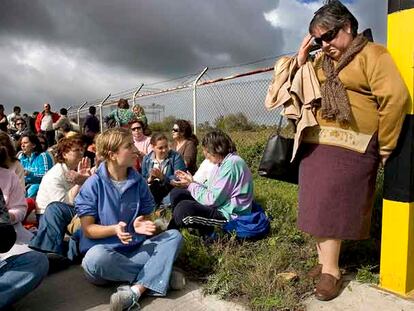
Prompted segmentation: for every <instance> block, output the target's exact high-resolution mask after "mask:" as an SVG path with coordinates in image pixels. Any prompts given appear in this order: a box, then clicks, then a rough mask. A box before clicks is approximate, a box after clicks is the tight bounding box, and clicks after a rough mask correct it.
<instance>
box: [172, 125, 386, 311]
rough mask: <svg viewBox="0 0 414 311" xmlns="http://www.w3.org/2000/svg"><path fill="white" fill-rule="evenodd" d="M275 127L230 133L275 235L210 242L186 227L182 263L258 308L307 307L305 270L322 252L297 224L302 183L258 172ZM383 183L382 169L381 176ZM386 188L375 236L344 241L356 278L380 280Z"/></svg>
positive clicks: (345, 258)
mask: <svg viewBox="0 0 414 311" xmlns="http://www.w3.org/2000/svg"><path fill="white" fill-rule="evenodd" d="M271 131H272V130H271V129H265V130H262V131H260V132H253V131H249V132H236V133H230V135H231V137H232V138H233V140H234V141H235V143H236V145H237V149H238V153H239V155H240V156H241V157H242V158H243V159H244V160H245V161H246V163H247V164H248V165H249V167H250V168H251V170H252V173H253V175H254V191H255V200H256V201H258V202H259V203H260V204H261V205H262V206H263V208H264V210H265V211H266V213H267V215H268V216H269V217H270V218H271V232H270V234H269V235H268V236H267V237H266V238H265V239H262V240H260V241H256V242H249V241H243V242H241V241H238V240H236V239H235V238H234V237H221V238H220V239H219V241H217V242H215V243H213V244H211V245H205V244H204V243H203V241H202V240H201V239H200V238H199V237H197V236H194V235H192V234H190V233H189V232H188V231H184V238H185V246H184V250H183V252H182V254H181V256H180V258H179V263H180V264H181V266H182V267H183V268H184V269H186V270H187V271H190V273H189V274H191V275H193V276H197V277H199V278H200V279H201V280H203V281H205V283H204V291H205V293H208V294H216V295H218V296H219V297H221V298H224V299H230V300H239V301H242V302H244V303H245V304H246V305H248V306H249V307H250V308H252V309H253V310H303V309H304V306H303V300H304V298H306V297H308V296H309V295H310V294H311V293H312V292H313V284H312V283H311V281H310V280H308V279H307V278H305V274H306V272H307V271H308V270H309V269H310V268H311V267H313V266H314V265H315V264H316V263H317V258H316V257H317V255H316V251H315V248H314V241H313V240H312V239H311V238H310V237H309V236H308V235H306V234H303V233H302V232H300V231H298V230H297V228H296V215H297V190H298V189H297V186H296V185H292V184H288V183H284V182H279V181H275V180H270V179H265V178H262V177H259V176H258V175H257V173H256V172H257V167H258V164H259V161H260V158H261V155H262V152H263V148H264V146H265V143H266V141H267V138H268V136H269V134H270V133H271ZM200 138H201V137H200ZM200 159H202V155H201V153H200V156H199V160H200ZM381 183H382V172H380V174H379V178H378V184H379V185H381ZM381 192H382V189H381V187H378V190H377V196H376V203H375V208H374V214H373V220H372V230H371V231H372V236H373V238H371V239H370V240H366V241H360V242H346V243H344V246H343V251H342V255H341V261H340V264H341V266H342V267H345V268H346V269H347V271H352V272H353V271H355V272H357V271H358V273H357V279H358V280H360V281H363V282H365V281H367V282H370V283H375V282H376V279H375V277H376V276H375V274H374V270H373V269H372V267H375V266H377V265H378V263H379V238H380V226H381V223H380V220H381V204H382V199H381ZM282 272H293V273H295V274H296V275H297V278H295V279H294V280H291V281H286V280H284V279H283V278H280V277H278V274H279V273H282ZM358 275H359V276H358Z"/></svg>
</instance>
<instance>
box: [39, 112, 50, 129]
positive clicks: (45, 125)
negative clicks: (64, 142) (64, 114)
mask: <svg viewBox="0 0 414 311" xmlns="http://www.w3.org/2000/svg"><path fill="white" fill-rule="evenodd" d="M40 129H41V130H42V131H52V130H53V119H52V115H51V114H45V115H44V116H43V118H42V123H41V124H40Z"/></svg>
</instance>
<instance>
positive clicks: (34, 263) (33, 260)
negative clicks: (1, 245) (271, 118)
mask: <svg viewBox="0 0 414 311" xmlns="http://www.w3.org/2000/svg"><path fill="white" fill-rule="evenodd" d="M5 261H6V264H5V265H4V266H2V267H1V268H0V309H2V308H4V307H6V306H10V305H12V304H13V303H15V302H17V301H18V300H19V299H21V298H23V297H24V296H26V295H27V294H29V293H30V292H31V291H32V290H33V289H35V288H36V287H37V286H38V285H39V284H40V282H41V281H42V279H43V278H44V277H45V276H46V275H47V271H48V270H49V262H48V260H47V257H46V255H44V254H42V253H38V252H28V253H24V254H21V255H17V256H12V257H9V258H7V259H5Z"/></svg>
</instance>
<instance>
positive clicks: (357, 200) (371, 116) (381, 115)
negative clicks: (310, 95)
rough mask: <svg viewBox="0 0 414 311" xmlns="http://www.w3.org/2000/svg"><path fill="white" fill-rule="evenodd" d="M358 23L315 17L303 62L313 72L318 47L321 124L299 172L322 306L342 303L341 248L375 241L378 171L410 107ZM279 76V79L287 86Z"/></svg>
mask: <svg viewBox="0 0 414 311" xmlns="http://www.w3.org/2000/svg"><path fill="white" fill-rule="evenodd" d="M357 30H358V21H357V20H356V18H355V17H354V16H353V15H352V14H351V12H350V11H349V10H348V9H347V8H346V7H345V6H344V5H343V4H342V3H341V2H339V1H337V0H334V1H327V2H326V4H325V5H324V6H323V7H321V8H320V9H319V10H318V11H317V12H316V13H315V15H314V17H313V19H312V21H311V22H310V25H309V34H308V35H307V36H306V37H305V38H304V39H303V42H302V44H301V46H300V48H299V52H298V54H297V59H296V61H297V65H298V66H297V68H298V67H300V66H303V65H305V64H306V65H308V64H309V63H307V62H308V61H310V59H309V51H310V49H311V47H312V45H313V43H314V42H315V43H317V44H320V45H321V48H322V52H321V53H319V54H318V55H316V58H315V59H314V60H313V61H310V62H311V67H310V68H311V69H312V68H313V69H314V72H315V73H316V77H317V79H318V80H319V83H320V84H321V98H322V100H321V102H313V103H312V105H313V109H314V110H315V111H316V113H315V118H316V121H317V123H318V125H316V126H315V127H312V128H309V129H305V131H304V134H303V140H302V145H301V148H302V150H301V162H300V169H299V213H298V227H299V229H301V230H302V231H304V232H307V233H309V234H311V235H312V236H314V237H315V239H316V248H317V252H318V259H319V265H317V266H316V267H314V268H313V269H312V270H311V271H310V272H309V276H311V277H315V278H316V277H319V276H320V277H319V282H318V283H317V285H316V293H315V295H316V298H317V299H319V300H330V299H333V298H335V297H337V296H338V294H339V292H340V289H341V286H342V276H341V272H340V270H339V266H338V260H339V254H340V248H341V243H342V241H343V240H361V239H367V238H368V237H369V231H370V223H371V210H372V206H373V201H374V190H375V180H376V175H377V169H378V164H379V163H380V162H382V164H385V162H386V160H387V158H388V157H389V156H390V154H391V153H392V151H393V150H394V148H395V146H396V144H397V140H398V136H399V134H400V131H401V127H402V124H403V121H404V116H405V110H406V108H407V105H408V104H409V103H410V97H409V93H408V91H407V88H406V86H405V84H404V81H403V80H402V78H401V76H400V73H399V72H398V69H397V67H396V66H395V64H394V62H393V60H392V58H391V56H390V54H389V53H388V51H387V49H386V48H385V47H383V46H380V45H378V44H375V43H371V42H368V40H367V39H366V38H365V37H363V36H362V35H361V34H358V33H357ZM280 77H281V76H275V79H281V78H280Z"/></svg>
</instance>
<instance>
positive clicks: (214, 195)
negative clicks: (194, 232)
mask: <svg viewBox="0 0 414 311" xmlns="http://www.w3.org/2000/svg"><path fill="white" fill-rule="evenodd" d="M201 144H202V147H203V152H204V154H205V155H206V158H207V159H208V160H210V161H211V162H213V163H214V164H215V166H214V168H213V170H212V172H211V174H210V177H209V179H208V180H207V182H206V183H204V184H201V183H198V182H195V181H194V180H193V176H192V175H191V174H189V173H187V172H183V171H179V172H177V173H176V175H177V177H178V178H179V181H177V182H176V184H180V185H181V186H182V187H187V189H174V190H173V191H171V194H170V197H171V205H172V208H173V215H172V219H171V221H170V223H169V225H168V229H177V228H181V227H194V228H198V229H200V231H201V233H202V234H208V233H209V232H211V231H212V229H213V227H214V226H222V225H224V224H225V223H226V222H227V221H228V220H230V219H231V218H232V217H233V216H239V215H246V214H249V213H251V209H252V203H253V178H252V174H251V172H250V169H249V168H248V167H247V165H246V162H244V160H243V159H242V158H240V157H239V156H238V155H237V154H236V147H235V145H234V143H233V141H232V140H231V138H230V137H229V136H228V135H227V134H225V133H223V132H222V131H219V130H215V131H212V132H209V133H207V134H206V135H205V136H204V138H203V140H202V143H201Z"/></svg>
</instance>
